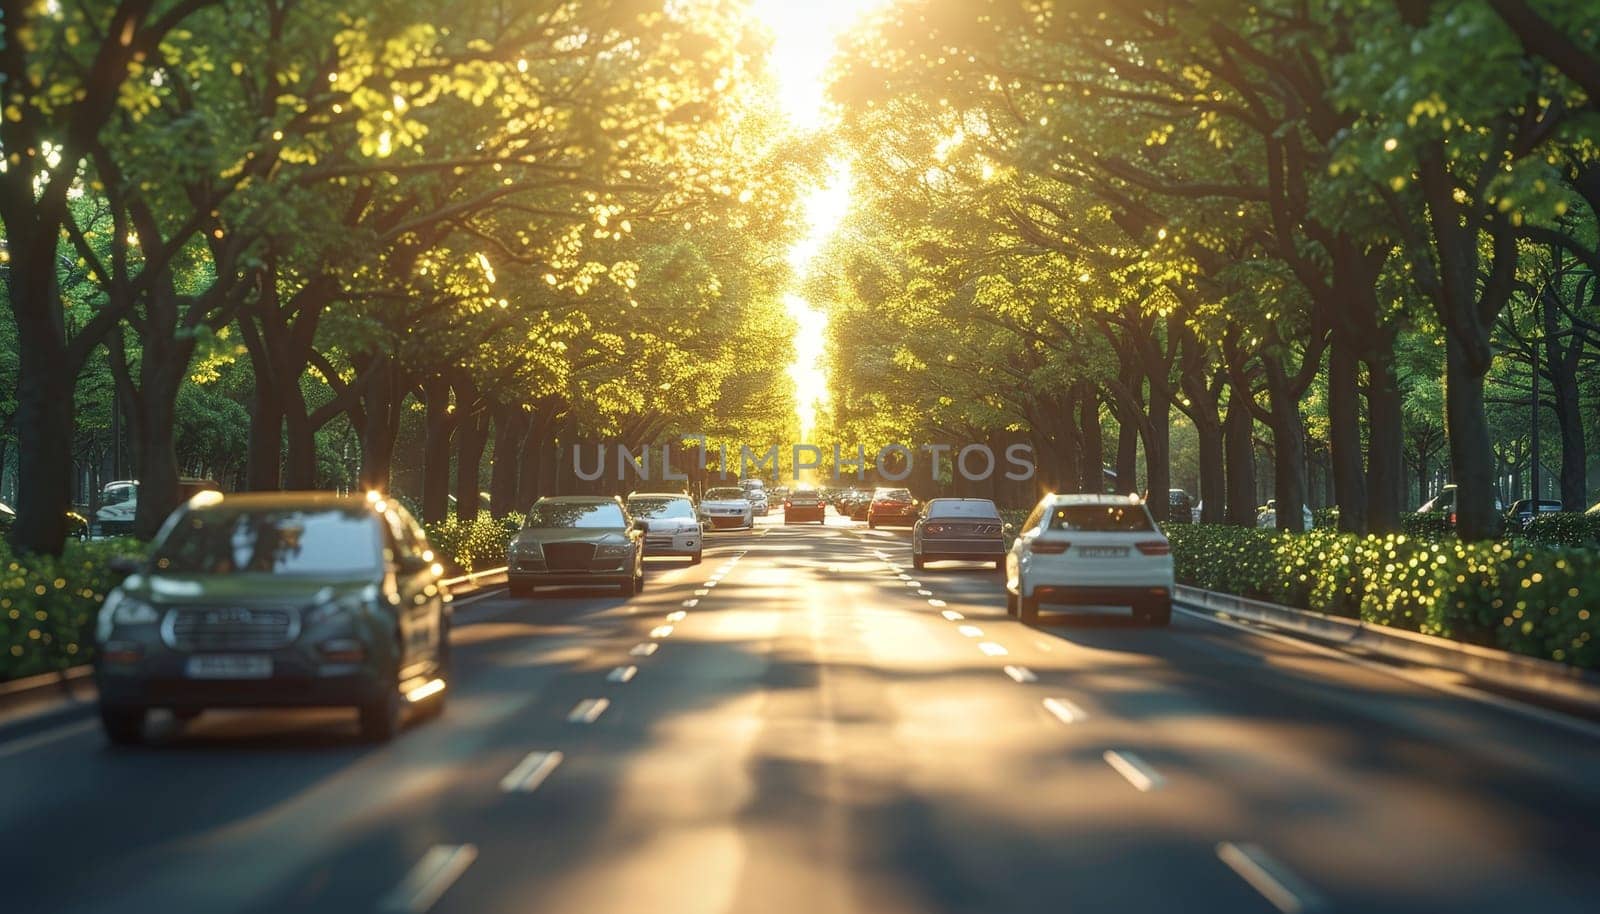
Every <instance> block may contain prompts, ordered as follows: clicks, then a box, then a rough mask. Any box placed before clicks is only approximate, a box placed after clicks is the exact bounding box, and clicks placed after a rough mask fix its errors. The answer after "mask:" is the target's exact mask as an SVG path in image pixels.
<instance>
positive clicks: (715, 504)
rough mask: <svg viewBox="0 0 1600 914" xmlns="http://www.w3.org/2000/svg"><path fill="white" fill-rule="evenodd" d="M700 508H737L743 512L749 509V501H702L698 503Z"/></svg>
mask: <svg viewBox="0 0 1600 914" xmlns="http://www.w3.org/2000/svg"><path fill="white" fill-rule="evenodd" d="M700 507H702V508H739V509H740V510H743V509H745V508H748V507H750V500H749V499H746V498H740V499H726V500H722V501H703V502H701V503H700Z"/></svg>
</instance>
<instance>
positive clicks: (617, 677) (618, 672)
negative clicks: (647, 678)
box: [606, 666, 639, 682]
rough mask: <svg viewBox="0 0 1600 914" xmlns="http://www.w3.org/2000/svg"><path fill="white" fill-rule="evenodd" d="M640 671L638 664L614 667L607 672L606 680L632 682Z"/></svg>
mask: <svg viewBox="0 0 1600 914" xmlns="http://www.w3.org/2000/svg"><path fill="white" fill-rule="evenodd" d="M638 672H639V668H638V667H636V666H619V667H614V668H612V670H611V672H609V673H607V674H606V682H631V681H632V680H633V677H634V676H635V675H637V674H638Z"/></svg>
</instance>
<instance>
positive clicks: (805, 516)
mask: <svg viewBox="0 0 1600 914" xmlns="http://www.w3.org/2000/svg"><path fill="white" fill-rule="evenodd" d="M827 519H828V506H827V504H826V503H825V502H823V500H822V494H821V493H820V492H818V491H817V490H816V489H811V488H807V487H805V486H801V487H799V488H797V489H795V490H793V491H792V492H790V493H789V497H788V498H786V499H784V502H783V522H784V523H785V524H801V523H809V522H811V521H816V522H817V523H819V524H824V523H827Z"/></svg>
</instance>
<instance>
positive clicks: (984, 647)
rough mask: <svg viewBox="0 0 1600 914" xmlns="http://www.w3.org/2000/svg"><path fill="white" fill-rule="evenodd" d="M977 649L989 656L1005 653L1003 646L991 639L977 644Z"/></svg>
mask: <svg viewBox="0 0 1600 914" xmlns="http://www.w3.org/2000/svg"><path fill="white" fill-rule="evenodd" d="M978 650H980V651H983V652H984V653H985V654H988V655H989V656H990V657H1004V656H1005V655H1006V653H1007V651H1006V649H1005V648H1003V647H1001V646H1000V645H998V644H995V643H994V642H993V641H985V642H983V643H982V644H980V645H978Z"/></svg>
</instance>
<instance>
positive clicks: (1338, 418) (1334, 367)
mask: <svg viewBox="0 0 1600 914" xmlns="http://www.w3.org/2000/svg"><path fill="white" fill-rule="evenodd" d="M1341 327H1342V325H1341ZM1355 350H1356V347H1355V344H1354V341H1352V340H1350V339H1349V338H1348V336H1347V334H1346V332H1345V331H1344V330H1343V329H1338V330H1335V331H1334V337H1333V344H1332V345H1331V346H1330V347H1329V349H1328V444H1329V463H1330V466H1329V471H1330V475H1331V476H1332V478H1333V498H1334V501H1335V502H1336V503H1337V504H1338V506H1339V529H1340V530H1344V531H1346V532H1348V533H1365V532H1367V491H1366V475H1365V473H1364V472H1363V471H1362V467H1361V407H1360V404H1359V400H1358V398H1359V396H1360V387H1361V379H1360V366H1359V365H1358V363H1357V361H1356V351H1355Z"/></svg>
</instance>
